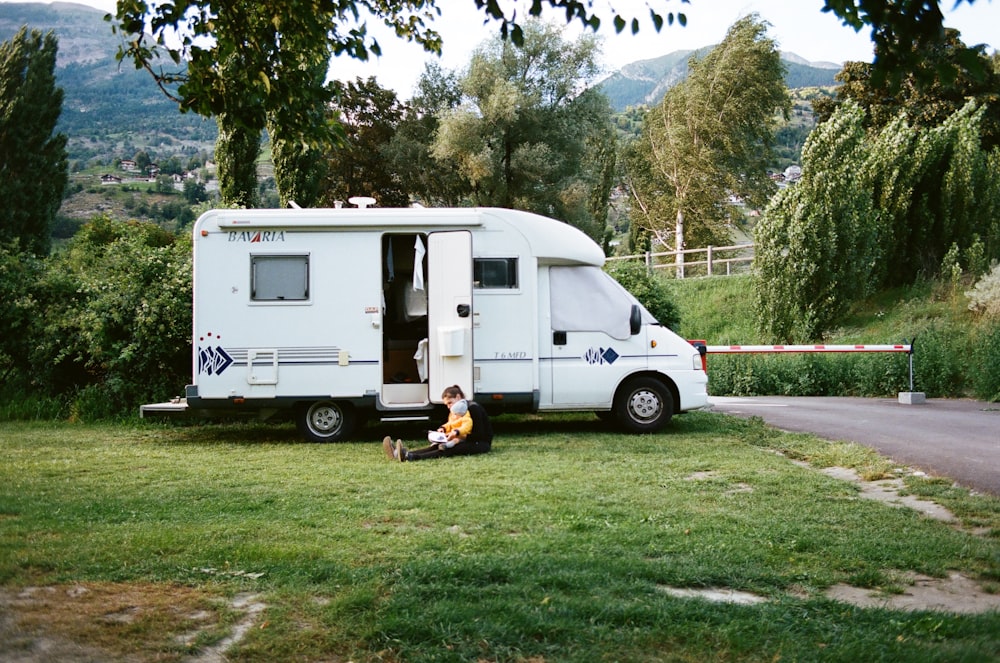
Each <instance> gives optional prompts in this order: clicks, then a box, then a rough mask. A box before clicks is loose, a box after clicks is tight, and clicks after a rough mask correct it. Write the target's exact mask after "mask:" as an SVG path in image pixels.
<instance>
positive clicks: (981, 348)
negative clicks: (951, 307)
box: [972, 270, 1000, 402]
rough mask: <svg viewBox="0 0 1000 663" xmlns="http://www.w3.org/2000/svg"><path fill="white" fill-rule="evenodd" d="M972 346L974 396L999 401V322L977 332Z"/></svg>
mask: <svg viewBox="0 0 1000 663" xmlns="http://www.w3.org/2000/svg"><path fill="white" fill-rule="evenodd" d="M994 271H995V270H994ZM974 347H975V350H974V351H973V353H972V360H973V364H974V365H975V367H976V370H975V371H972V386H973V391H974V392H975V395H976V398H980V399H982V400H984V401H991V402H997V401H1000V322H994V323H990V324H989V325H987V326H986V327H985V328H984V329H983V330H982V331H981V332H980V333H979V334H977V335H976V341H975V345H974Z"/></svg>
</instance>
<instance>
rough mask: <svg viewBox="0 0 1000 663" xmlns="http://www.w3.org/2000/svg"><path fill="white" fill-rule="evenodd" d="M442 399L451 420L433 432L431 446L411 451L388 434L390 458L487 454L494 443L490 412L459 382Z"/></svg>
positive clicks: (384, 444) (385, 443)
mask: <svg viewBox="0 0 1000 663" xmlns="http://www.w3.org/2000/svg"><path fill="white" fill-rule="evenodd" d="M441 400H442V401H444V404H445V405H446V406H448V421H447V422H445V423H444V424H442V425H441V427H440V428H438V429H437V431H436V432H432V433H430V435H428V439H429V440H430V441H431V444H430V446H427V447H424V448H423V449H414V450H412V451H410V450H407V448H406V447H404V446H403V441H402V440H396V443H395V444H393V442H392V438H390V437H389V436H388V435H387V436H386V437H385V438H384V439H383V440H382V448H383V449H384V450H385V455H386V456H387V457H388V458H389V459H390V460H398V461H399V462H405V461H408V460H425V459H427V458H442V457H444V456H469V455H472V454H483V453H486V452H487V451H489V450H490V449H491V448H492V446H493V427H492V426H491V425H490V419H489V417H488V416H486V411H485V410H484V409H483V407H482V406H481V405H480V404H479V403H476V402H475V401H467V400H466V399H465V394H464V393H462V388H461V387H459V386H458V385H457V384H456V385H452V386H450V387H447V388H446V389H445V390H444V393H442V394H441Z"/></svg>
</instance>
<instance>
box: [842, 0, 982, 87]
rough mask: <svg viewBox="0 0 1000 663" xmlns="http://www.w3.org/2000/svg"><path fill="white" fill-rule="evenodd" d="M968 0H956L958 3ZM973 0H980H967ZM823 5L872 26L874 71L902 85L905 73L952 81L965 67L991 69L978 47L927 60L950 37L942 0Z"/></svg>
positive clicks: (851, 0)
mask: <svg viewBox="0 0 1000 663" xmlns="http://www.w3.org/2000/svg"><path fill="white" fill-rule="evenodd" d="M962 2H963V0H954V4H955V5H956V6H957V5H959V4H961V3H962ZM964 2H967V3H969V4H970V5H971V4H974V3H975V0H964ZM823 11H830V12H833V13H834V14H836V15H837V16H839V17H840V18H841V19H842V20H843V22H844V25H848V26H850V27H852V28H854V30H855V31H858V30H861V28H863V27H865V26H866V25H867V26H869V27H871V38H872V43H874V44H875V61H874V62H873V63H872V64H873V68H872V72H871V74H872V77H873V79H874V80H876V81H877V82H878V83H879V84H882V83H886V84H887V86H888V87H889V88H891V89H896V88H897V87H898V86H899V85H900V84H901V82H902V81H903V79H904V78H906V77H907V76H910V75H915V76H916V77H917V78H918V79H920V80H921V81H924V82H931V81H934V80H935V79H941V80H944V81H950V80H952V79H954V78H955V77H956V76H957V75H959V73H960V72H961V71H962V70H963V69H967V70H969V71H971V72H972V73H973V75H974V76H977V77H978V76H979V75H982V74H985V73H986V69H985V68H984V63H983V62H982V61H981V60H980V58H979V55H980V54H979V52H978V50H977V49H971V48H967V47H965V46H962V47H960V48H959V49H958V50H957V51H956V58H955V59H952V60H948V59H940V60H935V61H934V62H933V64H932V66H929V67H928V66H923V62H924V58H925V54H926V53H928V52H932V51H934V50H936V49H937V48H938V47H939V46H940V45H941V44H942V43H943V42H945V41H946V37H945V29H944V16H943V15H942V14H941V7H940V3H939V2H938V1H937V0H923V1H921V2H913V1H912V0H825V3H824V7H823Z"/></svg>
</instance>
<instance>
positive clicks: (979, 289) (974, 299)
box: [965, 263, 1000, 319]
mask: <svg viewBox="0 0 1000 663" xmlns="http://www.w3.org/2000/svg"><path fill="white" fill-rule="evenodd" d="M965 296H966V297H968V298H969V310H970V311H975V312H976V313H978V314H980V315H983V316H985V317H988V318H996V319H1000V263H995V264H994V265H993V268H992V269H991V270H990V273H989V274H987V275H985V276H984V277H983V278H981V279H979V282H978V283H976V285H975V286H974V287H973V288H972V290H969V291H968V292H966V293H965Z"/></svg>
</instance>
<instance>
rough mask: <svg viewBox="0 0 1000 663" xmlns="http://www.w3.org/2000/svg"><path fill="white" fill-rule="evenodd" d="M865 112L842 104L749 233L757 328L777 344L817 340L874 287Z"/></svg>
mask: <svg viewBox="0 0 1000 663" xmlns="http://www.w3.org/2000/svg"><path fill="white" fill-rule="evenodd" d="M864 144H865V130H864V112H863V111H862V110H861V109H860V108H859V107H858V106H857V105H856V104H845V105H844V106H843V107H842V108H841V109H839V110H838V111H837V113H836V114H835V115H834V117H833V118H832V119H831V120H830V121H829V122H826V123H824V124H821V125H819V126H818V127H817V128H816V129H815V130H813V132H812V134H810V136H809V139H808V140H807V141H806V145H805V147H804V148H803V150H802V178H801V179H800V180H799V182H798V183H797V184H795V185H793V186H788V187H786V188H784V189H782V190H781V191H779V192H778V194H777V195H775V196H774V198H773V200H772V201H771V203H770V204H769V205H768V206H767V209H766V211H765V213H764V216H763V218H762V219H761V220H760V221H759V222H758V223H757V227H756V228H755V230H754V240H755V245H756V246H755V256H754V270H753V273H754V277H753V278H754V291H755V296H756V299H757V302H756V310H757V312H758V322H759V326H760V328H761V330H762V331H763V332H764V334H765V335H766V336H767V337H769V338H771V339H773V340H775V341H777V342H791V341H796V340H800V341H805V340H810V339H816V338H817V337H818V336H819V335H820V334H821V333H822V332H823V331H824V330H826V329H829V328H830V326H831V325H832V324H833V322H834V321H836V320H837V319H838V318H839V317H840V316H841V315H843V313H844V311H845V310H846V308H847V306H848V305H849V304H850V302H851V301H853V299H855V298H856V297H858V296H861V295H864V294H867V292H868V291H869V289H870V287H871V286H872V284H873V280H872V270H873V263H874V260H875V248H876V246H877V239H876V236H875V235H876V233H877V229H878V225H877V223H876V221H875V218H876V213H875V208H874V206H873V205H872V198H871V194H870V190H871V179H870V175H871V171H870V170H868V169H866V168H865V152H864Z"/></svg>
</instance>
